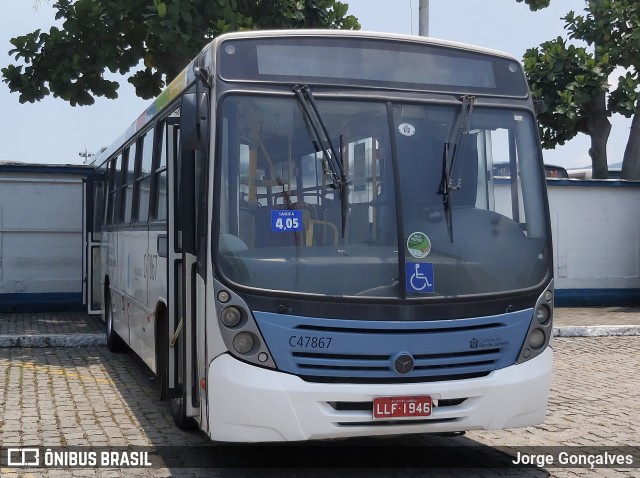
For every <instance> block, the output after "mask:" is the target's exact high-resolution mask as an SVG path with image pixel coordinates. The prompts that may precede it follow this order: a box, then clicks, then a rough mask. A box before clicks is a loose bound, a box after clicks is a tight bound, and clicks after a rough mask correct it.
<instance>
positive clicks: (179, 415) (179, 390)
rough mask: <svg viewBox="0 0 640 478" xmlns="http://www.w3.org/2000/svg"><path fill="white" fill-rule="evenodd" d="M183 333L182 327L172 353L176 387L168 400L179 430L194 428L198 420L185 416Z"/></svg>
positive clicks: (185, 391) (184, 352)
mask: <svg viewBox="0 0 640 478" xmlns="http://www.w3.org/2000/svg"><path fill="white" fill-rule="evenodd" d="M184 335H185V334H184V329H182V330H180V332H179V334H178V337H177V339H176V341H175V345H174V347H175V348H174V350H173V353H175V357H176V370H177V376H176V389H175V393H173V394H172V395H173V396H171V397H170V399H169V402H170V404H171V415H172V416H173V421H174V423H175V424H176V426H177V427H178V428H180V429H181V430H196V429H197V428H198V422H197V421H196V420H195V419H194V418H193V417H189V416H187V390H186V385H185V382H186V380H185V377H186V366H185V365H186V359H187V357H186V351H185V343H184V340H185V338H184Z"/></svg>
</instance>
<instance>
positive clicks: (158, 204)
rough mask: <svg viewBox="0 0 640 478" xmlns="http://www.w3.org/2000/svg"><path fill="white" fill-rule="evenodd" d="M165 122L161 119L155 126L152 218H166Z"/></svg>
mask: <svg viewBox="0 0 640 478" xmlns="http://www.w3.org/2000/svg"><path fill="white" fill-rule="evenodd" d="M165 129H166V124H165V122H164V121H163V122H162V123H160V124H159V125H158V126H157V128H156V145H157V146H156V148H157V150H158V154H156V155H155V161H154V164H153V204H152V206H151V208H152V219H154V220H155V221H166V220H167V141H168V138H167V137H166V136H167V135H165Z"/></svg>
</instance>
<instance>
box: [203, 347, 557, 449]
mask: <svg viewBox="0 0 640 478" xmlns="http://www.w3.org/2000/svg"><path fill="white" fill-rule="evenodd" d="M552 365H553V351H552V349H551V347H547V349H546V350H545V351H544V352H543V353H542V354H540V355H539V356H538V357H536V358H534V359H532V360H529V361H528V362H525V363H523V364H521V365H512V366H510V367H506V368H503V369H500V370H496V371H494V372H492V373H490V374H489V375H487V376H486V377H481V378H474V379H467V380H454V381H443V382H429V383H393V384H342V383H340V384H332V383H311V382H305V381H304V380H302V379H300V378H298V377H296V376H294V375H289V374H285V373H281V372H277V371H273V370H267V369H263V368H259V367H255V366H253V365H249V364H246V363H243V362H240V361H238V360H236V359H235V358H233V357H232V356H231V355H228V354H225V355H221V356H219V357H217V358H216V359H215V360H213V361H212V362H211V364H210V366H209V371H208V377H207V383H208V392H207V393H208V394H209V430H210V436H211V439H213V440H216V441H228V442H249V443H251V442H280V441H300V440H310V439H329V438H346V437H356V436H373V435H401V434H414V433H441V432H453V431H463V430H464V431H466V430H480V429H485V430H490V429H502V428H513V427H522V426H530V425H538V424H541V423H542V422H543V421H544V417H545V414H546V411H547V400H548V398H549V387H550V382H551V373H552ZM421 395H429V396H431V397H432V399H433V402H434V407H433V411H432V413H431V416H430V417H426V418H422V419H420V420H416V419H411V418H410V419H401V420H396V421H395V422H385V421H383V420H374V419H373V417H372V414H373V412H372V407H371V406H370V404H371V403H372V401H373V398H374V397H391V396H421ZM460 399H463V401H462V402H461V403H458V402H460ZM344 403H348V404H349V405H348V406H347V407H341V406H340V404H344ZM436 403H440V404H442V405H441V406H435V405H436ZM354 404H356V406H355V407H354ZM367 407H368V409H367ZM353 408H360V409H356V410H354V409H353Z"/></svg>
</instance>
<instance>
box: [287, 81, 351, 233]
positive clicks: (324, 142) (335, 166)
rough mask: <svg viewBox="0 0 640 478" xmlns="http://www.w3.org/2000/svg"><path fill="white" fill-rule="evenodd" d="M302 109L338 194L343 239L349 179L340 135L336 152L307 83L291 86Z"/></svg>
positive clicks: (347, 206)
mask: <svg viewBox="0 0 640 478" xmlns="http://www.w3.org/2000/svg"><path fill="white" fill-rule="evenodd" d="M293 92H294V93H295V95H296V97H297V98H298V101H299V102H300V105H301V106H302V110H303V111H304V114H305V116H306V118H307V121H308V123H309V125H310V126H311V131H312V132H313V135H314V136H315V139H316V140H315V141H313V143H314V146H315V148H316V152H317V153H319V152H320V151H322V154H323V155H324V157H325V158H326V164H327V166H328V168H329V169H328V170H326V169H325V170H324V172H325V173H326V174H327V175H328V176H329V178H330V179H331V187H332V188H333V189H337V190H338V194H339V196H340V217H341V219H342V238H343V239H344V234H345V229H346V225H347V210H348V208H349V181H348V179H347V175H346V173H345V171H344V162H343V158H342V135H340V153H338V152H337V150H336V148H335V147H334V146H333V142H332V141H331V137H330V136H329V132H328V130H327V126H326V124H325V123H324V121H323V120H322V116H320V112H319V111H318V106H317V105H316V100H315V98H314V97H313V94H312V93H311V88H309V86H308V85H304V86H300V85H296V86H294V87H293Z"/></svg>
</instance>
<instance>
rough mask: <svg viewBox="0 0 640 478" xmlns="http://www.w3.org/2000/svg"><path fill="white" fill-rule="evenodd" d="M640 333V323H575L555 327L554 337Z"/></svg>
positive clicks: (611, 335) (612, 335)
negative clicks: (587, 324)
mask: <svg viewBox="0 0 640 478" xmlns="http://www.w3.org/2000/svg"><path fill="white" fill-rule="evenodd" d="M632 335H640V325H589V326H583V325H574V326H567V327H558V328H554V329H553V336H554V337H617V336H632Z"/></svg>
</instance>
